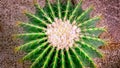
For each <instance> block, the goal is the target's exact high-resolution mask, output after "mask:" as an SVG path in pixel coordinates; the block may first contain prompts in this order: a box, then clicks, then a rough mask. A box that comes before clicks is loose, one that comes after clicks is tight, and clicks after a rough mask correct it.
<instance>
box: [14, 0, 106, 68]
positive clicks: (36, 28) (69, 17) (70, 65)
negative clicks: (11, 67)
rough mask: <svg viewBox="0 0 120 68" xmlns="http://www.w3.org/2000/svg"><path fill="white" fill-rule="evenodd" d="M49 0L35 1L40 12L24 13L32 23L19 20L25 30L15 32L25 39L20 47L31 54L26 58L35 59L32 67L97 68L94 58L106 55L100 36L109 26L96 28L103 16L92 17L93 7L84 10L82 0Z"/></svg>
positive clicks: (17, 35)
mask: <svg viewBox="0 0 120 68" xmlns="http://www.w3.org/2000/svg"><path fill="white" fill-rule="evenodd" d="M46 2H47V3H46V6H45V7H44V8H41V6H40V5H39V4H38V3H37V1H36V0H34V5H35V8H36V13H35V14H32V13H30V12H28V11H25V12H24V13H25V15H26V16H28V18H29V23H24V22H18V23H17V24H18V25H20V26H22V27H23V28H24V29H25V33H23V34H16V35H15V36H16V37H19V38H22V39H23V40H24V41H25V44H23V45H21V46H19V47H16V50H17V51H19V50H22V51H25V52H26V53H27V54H26V55H25V56H24V57H23V58H22V60H23V61H24V60H29V61H31V62H32V64H31V66H30V67H31V68H85V67H90V68H96V65H95V63H94V61H93V58H96V57H98V58H101V57H103V55H102V54H101V52H100V51H99V50H98V47H99V46H102V45H103V44H104V41H103V40H101V39H99V38H98V36H99V34H100V33H101V32H103V31H104V30H105V29H104V28H96V23H97V21H98V20H100V19H101V16H95V17H93V18H90V17H89V14H90V12H91V11H92V9H93V7H89V8H88V9H86V10H82V8H81V4H82V0H80V2H79V3H78V4H77V5H72V4H71V1H70V0H67V2H66V3H64V4H63V3H61V2H60V0H57V1H56V3H55V4H51V3H50V2H49V0H47V1H46Z"/></svg>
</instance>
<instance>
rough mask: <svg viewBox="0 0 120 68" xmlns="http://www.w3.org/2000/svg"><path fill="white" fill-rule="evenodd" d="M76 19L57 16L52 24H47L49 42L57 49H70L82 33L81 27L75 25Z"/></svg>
mask: <svg viewBox="0 0 120 68" xmlns="http://www.w3.org/2000/svg"><path fill="white" fill-rule="evenodd" d="M75 23H76V22H75V21H74V22H72V24H71V23H70V21H69V20H64V21H63V20H61V19H58V18H55V20H54V22H53V23H52V24H49V25H48V26H47V35H48V41H49V43H50V44H51V45H52V46H54V47H57V49H68V48H69V47H72V46H73V45H74V43H75V41H76V40H78V39H79V35H80V33H81V30H80V28H78V27H77V26H76V25H75Z"/></svg>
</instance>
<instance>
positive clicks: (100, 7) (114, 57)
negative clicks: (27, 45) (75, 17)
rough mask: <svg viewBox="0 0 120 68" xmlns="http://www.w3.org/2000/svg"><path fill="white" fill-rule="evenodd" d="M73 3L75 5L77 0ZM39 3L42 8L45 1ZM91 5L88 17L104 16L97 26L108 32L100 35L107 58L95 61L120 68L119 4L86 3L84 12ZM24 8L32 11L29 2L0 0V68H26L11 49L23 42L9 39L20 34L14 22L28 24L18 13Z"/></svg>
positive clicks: (109, 0) (105, 0) (116, 0)
mask: <svg viewBox="0 0 120 68" xmlns="http://www.w3.org/2000/svg"><path fill="white" fill-rule="evenodd" d="M51 1H52V0H51ZM73 2H74V3H77V0H73ZM39 3H40V5H41V6H44V4H45V0H39ZM91 4H93V5H94V6H95V10H94V11H93V12H92V13H91V16H94V15H97V14H103V17H104V19H103V20H102V21H101V22H100V23H99V24H98V25H97V26H98V27H103V26H105V27H107V29H108V32H105V33H103V34H101V36H100V38H102V39H104V40H107V42H108V44H107V45H105V46H104V47H100V49H101V51H102V52H103V53H104V54H105V55H106V57H105V58H104V59H97V58H96V59H95V62H96V63H97V64H98V66H99V67H100V68H120V1H119V0H85V1H84V3H83V8H84V9H86V8H87V7H89V6H90V5H91ZM23 9H27V10H29V11H31V12H34V11H35V10H34V7H33V4H32V0H0V68H29V65H30V63H28V62H27V63H25V62H24V63H20V62H18V60H19V59H20V58H21V57H22V56H23V53H19V54H15V53H14V47H15V46H19V45H20V44H22V41H21V40H13V39H12V37H11V35H12V34H15V33H17V32H22V28H20V27H16V26H15V24H16V21H18V20H19V21H27V18H26V17H25V16H24V15H23V14H22V13H21V12H22V10H23Z"/></svg>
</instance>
